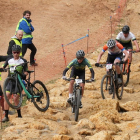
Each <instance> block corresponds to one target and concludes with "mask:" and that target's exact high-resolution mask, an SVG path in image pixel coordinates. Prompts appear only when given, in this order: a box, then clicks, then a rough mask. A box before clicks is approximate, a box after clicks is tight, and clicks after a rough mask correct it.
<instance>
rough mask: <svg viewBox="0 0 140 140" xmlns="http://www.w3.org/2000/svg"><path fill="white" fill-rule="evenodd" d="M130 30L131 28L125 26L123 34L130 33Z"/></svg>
mask: <svg viewBox="0 0 140 140" xmlns="http://www.w3.org/2000/svg"><path fill="white" fill-rule="evenodd" d="M129 30H130V28H129V26H127V25H125V26H124V27H123V28H122V32H123V33H124V34H127V33H129Z"/></svg>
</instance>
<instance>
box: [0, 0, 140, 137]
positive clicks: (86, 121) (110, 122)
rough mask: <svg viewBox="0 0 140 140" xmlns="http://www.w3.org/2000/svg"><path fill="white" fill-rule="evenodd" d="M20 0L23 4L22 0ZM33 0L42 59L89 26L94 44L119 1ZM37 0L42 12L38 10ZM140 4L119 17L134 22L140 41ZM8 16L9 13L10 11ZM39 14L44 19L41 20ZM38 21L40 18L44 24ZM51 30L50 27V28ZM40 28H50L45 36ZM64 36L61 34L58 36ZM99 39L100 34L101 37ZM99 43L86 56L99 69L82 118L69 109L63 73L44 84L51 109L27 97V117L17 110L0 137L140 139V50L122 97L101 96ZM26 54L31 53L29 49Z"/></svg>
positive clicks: (89, 86) (132, 3) (89, 88)
mask: <svg viewBox="0 0 140 140" xmlns="http://www.w3.org/2000/svg"><path fill="white" fill-rule="evenodd" d="M1 2H3V5H6V4H10V3H12V4H13V6H14V7H15V8H16V6H17V2H16V1H15V0H11V1H8V2H7V3H4V1H1ZM18 2H19V3H22V4H23V5H25V3H24V1H18ZM25 2H26V1H25ZM31 2H32V1H31ZM31 2H30V3H29V5H31V4H32V7H31V10H32V11H33V13H35V14H33V15H32V16H33V19H35V21H34V24H35V25H36V26H37V27H40V29H41V31H40V30H39V29H37V31H36V33H35V34H34V35H35V36H36V39H34V40H35V43H36V44H37V45H38V51H39V52H38V55H37V58H38V60H41V59H42V57H44V55H47V54H45V52H47V53H48V50H49V49H50V52H53V50H55V49H56V48H57V47H56V46H57V45H58V44H61V43H62V42H64V43H67V42H70V41H71V40H74V39H75V38H78V37H81V36H82V33H83V32H84V31H85V30H86V29H87V28H91V32H92V34H91V36H90V44H91V45H92V44H93V43H92V41H93V40H94V38H92V37H93V36H95V32H97V31H98V29H100V27H102V26H103V24H104V23H105V22H108V20H107V18H108V17H109V16H110V14H111V13H112V14H113V13H114V12H115V11H116V7H117V4H118V3H119V1H115V0H114V1H111V2H109V1H107V0H106V1H104V2H102V1H100V0H94V1H92V0H87V1H83V0H80V1H79V2H77V1H74V0H73V1H71V2H70V1H62V0H60V1H57V2H56V1H43V0H42V1H41V0H40V1H34V3H31ZM23 5H22V6H23ZM38 5H39V6H38ZM45 5H47V6H45ZM22 6H21V7H22ZM37 6H38V11H39V12H38V11H37V10H36V11H35V10H34V8H36V7H37ZM21 7H20V6H19V7H18V8H19V11H21V12H22V10H23V9H22V8H21ZM139 7H140V0H137V1H134V0H128V1H127V7H125V9H124V12H123V14H122V17H121V21H120V23H119V22H118V24H119V25H121V26H122V25H124V24H128V25H129V26H130V27H131V31H132V32H133V33H134V34H135V35H136V37H137V39H138V41H139V38H140V31H139V30H138V25H139V24H136V23H139V22H140V19H139V13H140V10H139V9H140V8H139ZM28 8H29V7H28ZM58 9H59V10H58ZM60 9H61V10H60ZM62 9H64V10H62ZM9 11H10V10H9ZM58 11H59V12H58ZM64 11H65V12H64ZM5 12H6V10H5V11H4V9H3V13H5ZM11 12H12V8H11ZM15 12H16V11H15ZM41 12H43V13H46V16H45V15H44V14H42V15H44V17H43V16H42V18H39V17H40V13H41ZM16 13H17V12H16ZM71 13H72V14H71ZM8 14H9V13H8ZM17 15H18V16H19V17H18V16H13V18H15V19H16V20H18V19H19V18H20V13H17ZM8 16H9V17H10V15H8ZM3 17H4V15H3ZM60 17H61V18H60ZM38 19H40V20H39V23H38ZM95 19H96V20H95ZM8 20H9V18H8ZM5 22H6V21H5ZM5 22H4V23H1V24H2V25H4V24H5V26H6V27H7V28H8V22H7V23H5ZM44 23H45V24H46V27H45V29H46V30H44ZM76 23H77V24H76ZM87 23H88V25H87ZM11 24H12V25H11V26H10V27H11V28H8V29H9V31H10V30H11V33H13V31H14V24H15V20H13V22H12V23H11ZM37 24H40V25H41V26H39V25H37ZM58 25H59V26H60V27H61V28H63V29H64V31H63V32H60V30H61V28H57V27H58ZM79 27H82V28H81V30H79V29H78V28H79ZM84 28H85V29H84ZM106 28H107V26H104V29H106ZM115 29H116V32H118V31H119V30H120V26H118V28H117V27H116V28H115ZM12 30H13V31H12ZM47 30H48V32H47V33H46V31H47ZM3 31H4V32H5V31H6V28H5V29H3ZM54 32H55V33H56V36H54V34H53V33H54ZM116 32H114V34H113V38H115V36H116ZM41 33H43V34H44V35H45V33H46V36H41ZM99 33H101V32H99ZM101 34H102V33H101ZM105 36H107V38H109V37H110V36H109V35H105ZM3 37H4V39H6V40H5V42H7V41H8V37H10V35H9V34H8V33H7V34H4V35H3ZM60 38H61V40H59V39H60ZM1 39H2V38H1ZM45 39H48V40H47V44H46V45H48V46H49V47H48V48H44V49H42V48H43V44H44V43H46V42H45ZM54 39H55V41H54ZM99 39H100V40H101V38H99ZM40 40H41V41H40ZM0 42H1V41H0ZM102 44H104V42H102ZM98 47H99V48H98V49H96V50H95V51H94V52H93V53H90V54H88V55H87V56H86V57H87V58H88V59H89V60H90V62H91V64H92V65H93V68H94V70H95V73H96V76H95V79H96V81H95V82H93V83H92V84H91V83H89V84H86V86H85V93H84V97H83V99H82V101H83V108H82V109H80V114H79V121H78V122H75V121H74V115H73V114H72V113H71V109H70V107H69V106H68V104H67V103H66V100H67V97H68V85H69V83H68V82H65V81H63V80H62V79H60V78H59V79H58V80H56V82H54V83H53V84H47V85H46V87H47V89H48V90H49V95H50V107H49V109H48V110H47V111H46V112H45V113H41V112H39V111H38V110H36V108H35V107H34V106H33V104H32V103H29V102H27V105H26V106H24V107H23V108H22V116H23V118H20V119H19V118H16V114H15V115H11V116H10V122H11V126H10V127H8V128H6V129H5V130H4V132H3V135H2V139H3V140H13V139H15V140H33V139H37V140H38V139H41V140H46V139H48V140H51V139H52V140H72V139H74V140H139V138H140V117H139V116H140V112H139V110H140V104H139V103H140V96H139V94H140V87H139V84H140V82H139V81H140V80H139V76H138V75H139V74H140V68H139V66H140V62H139V58H140V53H136V54H134V55H133V63H132V66H131V75H130V82H129V85H128V86H127V87H125V88H124V95H123V98H122V100H121V101H118V100H117V99H115V100H112V99H111V100H103V99H102V98H101V94H100V82H101V78H102V77H103V75H104V74H105V69H104V68H102V69H101V68H96V67H94V64H95V62H96V59H97V56H98V53H99V52H100V50H101V49H102V48H101V46H100V45H99V46H98ZM134 49H135V46H134ZM5 50H6V49H5ZM27 54H28V53H27ZM74 54H75V52H74ZM106 56H107V53H106V55H104V56H103V58H102V60H101V62H105V60H106ZM26 58H27V59H28V56H27V55H26ZM71 59H73V58H71ZM62 68H63V67H62ZM38 69H40V67H38ZM68 73H69V72H68ZM40 75H43V76H44V73H43V72H42V73H40ZM59 77H60V76H59ZM89 77H90V72H89V70H88V69H86V78H89ZM121 108H123V109H125V110H126V112H121Z"/></svg>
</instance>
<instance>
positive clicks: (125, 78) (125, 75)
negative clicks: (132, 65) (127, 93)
mask: <svg viewBox="0 0 140 140" xmlns="http://www.w3.org/2000/svg"><path fill="white" fill-rule="evenodd" d="M120 68H121V71H122V74H123V83H124V86H125V87H126V86H127V85H128V82H129V77H130V71H129V67H128V63H127V64H121V66H120Z"/></svg>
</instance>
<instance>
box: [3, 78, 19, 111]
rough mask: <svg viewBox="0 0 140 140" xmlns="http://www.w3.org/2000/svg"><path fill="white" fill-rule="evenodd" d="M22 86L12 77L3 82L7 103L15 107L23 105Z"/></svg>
mask: <svg viewBox="0 0 140 140" xmlns="http://www.w3.org/2000/svg"><path fill="white" fill-rule="evenodd" d="M21 91H22V90H21V86H20V85H19V84H17V87H16V80H15V79H14V78H12V77H7V78H6V79H5V81H4V84H3V94H4V98H5V100H6V102H7V104H8V105H9V106H10V107H11V108H13V109H19V108H20V107H21V105H22V93H21Z"/></svg>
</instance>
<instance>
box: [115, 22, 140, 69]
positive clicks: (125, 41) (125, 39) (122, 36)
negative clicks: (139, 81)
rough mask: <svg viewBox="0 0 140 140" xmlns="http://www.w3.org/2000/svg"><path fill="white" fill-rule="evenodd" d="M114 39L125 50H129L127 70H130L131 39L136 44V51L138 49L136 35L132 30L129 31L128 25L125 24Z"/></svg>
mask: <svg viewBox="0 0 140 140" xmlns="http://www.w3.org/2000/svg"><path fill="white" fill-rule="evenodd" d="M116 40H117V41H118V42H119V43H121V44H122V45H123V47H124V48H125V49H126V50H128V51H129V70H130V66H131V62H132V50H133V46H132V42H131V40H132V41H133V42H134V44H135V45H136V52H139V51H140V49H139V45H138V43H137V40H136V37H135V35H134V34H133V33H132V32H130V28H129V26H127V25H125V26H124V27H123V28H122V31H121V32H120V33H119V34H118V35H117V37H116Z"/></svg>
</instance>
